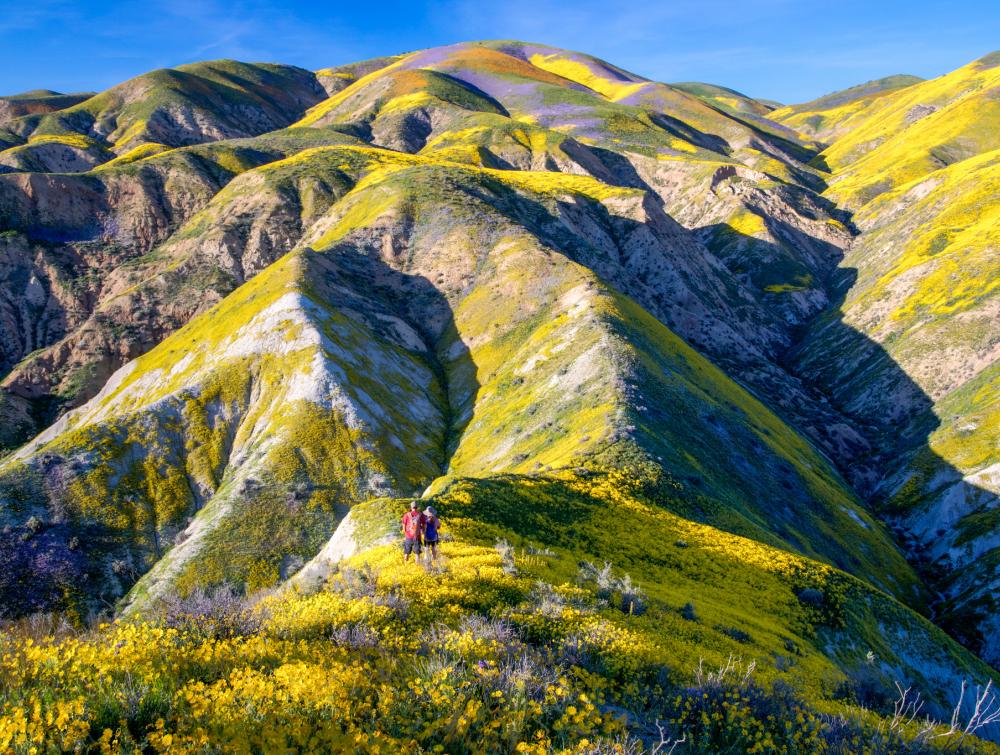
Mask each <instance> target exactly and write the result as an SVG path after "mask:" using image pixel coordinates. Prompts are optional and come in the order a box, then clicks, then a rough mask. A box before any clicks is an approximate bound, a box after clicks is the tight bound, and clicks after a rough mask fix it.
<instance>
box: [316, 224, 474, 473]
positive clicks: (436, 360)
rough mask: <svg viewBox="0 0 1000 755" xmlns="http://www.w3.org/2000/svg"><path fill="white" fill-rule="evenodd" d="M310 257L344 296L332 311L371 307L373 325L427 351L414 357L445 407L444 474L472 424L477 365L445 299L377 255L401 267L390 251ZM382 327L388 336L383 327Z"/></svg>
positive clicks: (342, 249)
mask: <svg viewBox="0 0 1000 755" xmlns="http://www.w3.org/2000/svg"><path fill="white" fill-rule="evenodd" d="M315 254H317V255H318V256H319V257H321V258H323V259H324V260H326V261H327V263H328V266H329V267H328V271H329V272H328V273H327V275H328V276H329V278H328V282H329V283H330V284H332V285H333V286H334V287H336V289H337V290H338V292H345V293H344V302H343V303H341V302H339V301H338V302H337V306H344V305H346V306H348V307H352V308H357V309H359V310H360V311H365V310H366V309H371V308H372V307H373V306H374V308H375V309H374V311H373V312H372V314H374V315H375V318H376V319H377V320H378V319H381V318H379V315H383V316H384V315H389V316H391V317H397V318H399V319H400V320H402V321H403V322H404V323H405V324H406V325H407V326H408V327H409V328H412V329H413V331H414V332H415V333H416V334H417V335H418V336H419V338H420V341H421V342H422V343H423V344H424V345H425V346H426V347H427V348H426V350H421V349H418V353H420V354H421V357H422V359H423V360H424V361H425V363H426V364H427V366H428V367H429V368H430V369H431V371H432V372H433V373H434V375H435V377H436V378H437V380H438V383H439V386H440V389H441V393H442V399H443V402H444V403H443V414H444V418H445V429H444V433H443V440H442V444H441V446H442V450H441V459H440V469H441V472H444V470H446V469H447V467H448V461H449V459H450V457H451V454H452V453H453V452H454V451H455V447H456V446H457V444H458V440H459V438H461V435H462V433H463V432H464V431H465V427H466V425H468V423H469V420H470V419H471V418H472V408H473V406H474V404H475V401H476V396H477V395H478V393H479V387H480V386H479V383H478V381H477V370H476V365H475V363H474V362H473V361H472V356H471V354H470V353H469V349H468V347H467V346H466V345H465V342H464V341H463V340H462V337H461V335H460V334H459V332H458V328H457V327H456V325H455V319H454V314H453V312H452V308H451V304H450V303H449V301H448V298H447V297H446V296H445V295H444V293H442V292H441V290H440V289H439V288H438V287H437V286H436V285H435V284H434V283H433V282H432V281H430V280H428V279H427V278H426V277H425V276H423V275H416V274H411V273H406V272H403V270H401V269H399V268H398V267H395V266H394V265H393V264H392V263H390V262H387V261H386V260H385V259H383V256H382V255H387V256H389V257H390V258H392V262H394V263H396V264H400V265H401V266H405V264H406V259H405V252H403V251H401V250H398V249H395V248H381V247H378V248H376V247H374V246H372V247H370V248H364V247H359V246H355V245H354V244H338V245H336V246H334V247H331V248H330V249H327V250H324V251H323V252H316V253H315ZM347 291H350V292H352V293H351V294H347V293H346V292H347ZM382 322H384V323H385V324H386V328H387V329H390V330H391V328H392V326H391V324H390V323H389V322H388V321H386V320H384V319H383V320H382ZM394 339H395V340H399V335H398V334H395V335H394ZM436 403H440V402H436ZM429 483H430V480H427V484H429ZM405 492H409V491H405Z"/></svg>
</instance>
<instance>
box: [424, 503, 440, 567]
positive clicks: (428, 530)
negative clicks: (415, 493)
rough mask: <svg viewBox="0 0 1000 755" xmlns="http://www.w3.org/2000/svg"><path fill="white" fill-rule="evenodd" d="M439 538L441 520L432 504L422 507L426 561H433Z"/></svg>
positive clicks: (436, 552)
mask: <svg viewBox="0 0 1000 755" xmlns="http://www.w3.org/2000/svg"><path fill="white" fill-rule="evenodd" d="M440 538H441V520H440V519H438V518H437V512H436V511H435V510H434V507H433V506H428V507H427V508H426V509H424V545H425V546H426V548H427V563H431V562H433V561H434V560H435V559H436V558H437V555H438V543H439V542H440Z"/></svg>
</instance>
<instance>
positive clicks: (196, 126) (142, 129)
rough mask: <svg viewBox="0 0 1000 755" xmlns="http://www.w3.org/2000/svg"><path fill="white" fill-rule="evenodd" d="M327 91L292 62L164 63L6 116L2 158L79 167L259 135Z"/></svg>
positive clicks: (20, 165)
mask: <svg viewBox="0 0 1000 755" xmlns="http://www.w3.org/2000/svg"><path fill="white" fill-rule="evenodd" d="M323 95H324V90H323V88H322V87H321V86H320V84H319V83H318V81H317V80H316V76H315V75H314V74H313V73H311V72H309V71H304V70H302V69H299V68H294V67H291V66H279V65H271V64H263V63H261V64H249V63H240V62H237V61H232V60H220V61H213V62H208V63H193V64H191V65H185V66H179V67H178V68H166V69H161V70H158V71H153V72H151V73H148V74H144V75H142V76H139V77H137V78H135V79H131V80H129V81H127V82H125V83H123V84H120V85H118V86H117V87H114V88H113V89H109V90H107V91H106V92H102V93H101V94H97V95H94V96H93V97H91V98H89V99H86V100H84V101H83V102H80V103H79V104H76V105H73V106H71V107H68V108H64V109H61V110H58V111H56V112H52V113H44V114H38V115H26V116H23V117H20V118H16V119H13V120H11V121H9V122H7V123H6V124H4V128H3V130H0V149H2V151H0V166H4V167H5V168H6V169H7V170H18V171H24V170H27V171H41V172H79V171H83V170H87V169H89V168H91V167H93V166H95V165H98V164H100V163H103V162H106V161H108V160H110V159H113V158H114V157H116V156H118V155H122V154H124V153H126V152H128V151H129V150H131V149H134V148H136V147H139V146H142V145H147V144H148V145H164V146H167V147H180V146H184V145H189V144H197V143H200V142H205V141H214V140H218V139H225V138H233V137H245V136H256V135H258V134H262V133H265V132H267V131H273V130H275V129H278V128H282V127H284V126H287V125H289V124H290V123H291V122H292V121H293V120H295V118H296V117H297V115H298V114H300V113H301V112H303V111H304V110H305V109H306V108H308V107H309V106H311V105H313V104H314V103H315V102H317V101H319V100H320V99H322V97H323Z"/></svg>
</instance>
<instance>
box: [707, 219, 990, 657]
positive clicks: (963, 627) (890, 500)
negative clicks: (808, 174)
mask: <svg viewBox="0 0 1000 755" xmlns="http://www.w3.org/2000/svg"><path fill="white" fill-rule="evenodd" d="M765 222H766V223H767V225H768V227H769V230H770V231H771V232H772V234H773V235H774V236H775V237H776V238H779V239H782V240H783V241H785V242H786V245H779V244H775V243H772V242H766V241H762V240H760V239H756V238H754V237H750V236H746V235H744V234H741V233H739V232H738V231H737V230H735V229H733V228H732V227H729V226H723V227H719V226H715V227H708V228H706V229H699V230H702V231H706V232H707V236H709V237H713V238H716V239H718V238H720V236H721V237H724V238H728V239H729V240H730V241H731V240H732V239H737V240H738V241H739V244H737V245H736V246H742V247H743V249H744V254H743V255H736V256H733V255H730V256H729V258H728V259H727V255H726V254H725V253H722V254H720V257H721V258H722V259H724V260H725V261H726V264H727V266H729V267H730V269H731V270H734V272H737V274H738V275H740V276H741V277H742V278H743V279H744V280H745V281H746V282H747V283H749V285H750V286H751V287H752V288H754V289H755V290H757V291H761V292H763V291H764V289H765V288H766V287H767V286H769V285H775V284H777V283H779V282H780V281H782V280H788V278H789V273H790V272H794V271H790V270H789V265H790V264H793V261H794V260H793V258H794V255H793V256H792V258H790V257H789V250H788V248H787V246H792V247H793V248H795V249H798V250H803V249H808V250H811V251H812V253H816V252H820V253H825V254H829V255H831V258H830V261H831V263H832V264H831V266H830V269H829V270H828V272H827V274H826V275H825V276H824V277H821V278H819V279H818V280H816V281H815V284H816V285H818V286H819V287H820V288H822V289H823V290H824V291H825V292H826V293H827V296H828V298H829V304H828V305H827V306H826V307H825V308H823V309H822V310H821V311H820V312H818V313H817V314H816V315H815V316H814V317H812V318H811V319H808V320H806V321H805V322H803V323H801V324H799V325H798V326H796V327H794V328H792V329H791V333H792V345H791V347H790V348H789V349H788V350H787V351H786V352H785V353H784V354H782V355H781V356H780V358H779V360H778V361H779V364H780V365H781V366H782V367H783V369H785V370H786V371H787V372H788V373H789V374H790V375H792V376H794V377H795V378H797V379H799V380H801V381H802V383H803V385H804V386H805V387H806V388H807V389H808V390H809V392H810V393H811V394H812V395H813V396H814V398H815V399H816V400H817V401H818V402H820V405H821V406H823V408H824V409H826V408H830V409H832V410H833V411H834V412H835V413H836V415H839V416H840V417H842V418H844V419H846V420H847V422H846V424H848V425H850V426H851V427H852V428H853V429H854V430H856V431H857V433H858V434H859V435H860V436H861V437H862V438H863V439H864V444H863V445H860V446H858V445H855V444H850V443H848V442H847V441H846V438H845V435H844V427H843V426H840V425H838V424H836V423H835V417H830V416H829V415H827V416H823V415H818V416H817V417H816V421H815V422H812V423H809V422H808V420H807V421H806V424H805V425H804V424H803V421H802V417H801V416H800V417H798V418H796V417H791V416H789V413H788V412H787V411H782V409H781V408H780V407H774V406H773V405H772V408H774V409H776V410H777V411H778V413H779V414H782V415H783V416H785V417H786V418H787V419H789V420H791V422H792V424H793V425H795V426H797V427H798V429H799V430H800V432H803V433H804V434H805V435H806V436H807V437H809V438H811V439H812V441H813V442H814V444H816V445H818V446H819V447H820V448H821V449H822V450H823V451H824V452H825V453H826V454H827V456H828V457H829V458H831V459H832V460H833V462H834V463H835V465H836V466H837V467H838V469H839V470H840V472H841V474H842V475H843V476H844V477H845V478H846V479H847V480H848V481H850V483H851V485H852V486H853V487H854V489H855V490H856V491H857V492H858V493H859V495H860V496H861V498H862V500H863V501H865V503H866V504H867V505H868V507H869V509H870V510H872V511H874V512H875V513H878V514H880V515H881V517H882V518H883V520H884V521H886V522H887V523H888V524H889V527H890V529H891V530H892V531H893V533H894V535H895V537H896V540H897V542H898V543H899V544H900V546H901V547H902V548H903V550H904V552H906V554H907V557H908V560H909V561H910V563H911V564H912V565H913V566H914V567H915V568H916V570H917V571H918V573H919V574H920V575H921V577H922V578H923V579H924V581H925V583H926V584H927V586H928V587H929V588H930V590H931V592H932V594H934V595H936V596H938V597H937V599H936V601H935V602H934V603H933V604H932V612H933V614H934V618H935V620H936V621H937V623H938V624H939V625H940V626H942V627H943V628H944V629H945V630H946V631H947V632H948V633H949V634H951V635H952V636H953V637H955V638H956V639H957V640H958V641H959V642H961V643H962V644H964V645H965V646H967V647H969V648H970V649H972V650H974V651H976V652H977V653H983V651H984V649H986V648H987V647H988V645H989V644H990V643H988V642H987V640H988V638H986V637H984V636H983V635H982V632H981V631H980V629H979V626H980V625H981V623H982V622H983V621H984V620H986V619H988V618H989V617H990V616H991V615H992V613H993V611H994V610H995V606H994V601H993V599H992V598H991V597H990V596H989V595H988V594H984V595H981V596H979V598H977V599H974V600H972V601H971V602H969V603H967V604H965V605H956V604H955V602H954V601H949V600H944V599H943V598H942V597H941V593H943V592H944V591H946V590H948V589H949V588H950V587H951V582H952V580H953V579H955V577H956V576H957V573H956V572H957V570H958V569H959V568H960V565H958V564H953V563H951V562H950V561H949V559H948V557H947V556H941V557H940V558H938V559H937V560H935V561H931V560H930V559H929V558H928V556H927V551H928V548H927V545H928V544H930V543H932V542H933V541H934V540H935V539H937V538H940V537H942V536H944V535H946V534H951V535H954V534H955V533H954V532H950V533H949V532H948V531H946V530H944V529H941V530H937V531H936V532H924V533H916V532H914V533H911V532H907V531H906V530H905V529H904V527H903V524H902V517H903V516H905V514H906V513H907V512H908V511H909V510H913V508H912V507H914V506H918V505H919V504H920V502H921V500H922V499H921V494H926V496H927V497H928V498H931V497H933V498H935V499H936V498H938V497H939V496H942V495H943V488H944V487H945V486H947V485H950V486H951V490H950V491H949V492H948V497H949V500H950V501H952V502H958V503H959V505H960V506H964V507H966V509H965V510H964V511H963V512H962V516H965V515H968V514H973V513H975V512H977V511H985V510H987V509H992V508H995V507H996V506H997V505H998V504H1000V501H998V500H997V497H996V496H995V495H994V494H993V493H991V492H990V491H988V490H985V489H983V488H980V487H977V486H975V485H972V484H970V483H968V482H966V481H964V480H963V479H962V477H963V475H962V473H961V471H960V470H958V469H956V468H955V467H953V466H952V465H951V464H950V463H949V462H948V461H947V460H946V459H944V458H942V457H941V456H940V455H938V454H936V453H935V452H934V451H933V450H932V449H931V447H930V445H929V440H930V437H931V435H932V434H933V433H934V432H935V430H937V428H938V427H939V426H940V420H939V419H938V417H937V416H936V414H935V412H934V402H933V400H932V399H931V397H930V396H928V395H927V394H926V393H925V392H924V391H923V389H922V388H921V387H920V386H919V385H918V384H917V382H916V381H915V380H914V379H913V378H911V377H910V376H909V375H908V374H907V373H906V371H905V370H904V369H903V368H902V367H901V366H900V365H899V364H897V363H896V361H895V360H894V359H893V357H892V355H891V354H890V353H889V352H888V351H887V350H886V349H885V347H883V346H882V344H880V343H878V342H877V341H874V340H873V339H871V338H869V337H868V336H867V335H865V334H864V333H862V332H860V331H858V330H857V329H855V328H854V327H852V326H851V325H849V324H847V323H846V322H844V312H843V305H844V302H845V300H846V298H847V296H848V294H849V293H850V291H851V289H852V288H853V286H854V284H855V282H856V281H857V277H858V271H857V269H856V268H852V267H840V266H839V263H840V262H841V261H842V254H841V253H840V251H839V249H837V247H835V246H833V245H830V244H827V243H826V242H823V241H822V240H820V239H815V238H812V237H808V236H806V235H805V234H803V233H802V232H801V231H799V230H797V229H794V228H790V227H788V226H787V225H785V224H782V223H781V222H780V221H776V220H774V219H771V218H767V219H766V220H765ZM720 231H721V234H720ZM750 256H752V257H753V258H755V259H756V260H757V262H758V265H757V268H756V269H754V270H748V269H747V268H748V263H752V261H753V260H751V259H748V257H750ZM769 261H770V262H774V263H775V264H773V265H771V264H769ZM834 265H836V266H834ZM794 294H795V292H794V291H776V292H774V293H770V294H768V293H763V298H764V301H765V302H767V301H768V300H770V301H771V302H777V303H778V311H779V312H780V301H781V299H782V297H787V296H792V295H794ZM772 306H774V305H773V304H772ZM736 377H737V378H740V379H741V381H742V376H739V375H737V376H736ZM928 469H931V470H933V477H934V478H935V479H936V480H938V483H937V485H936V486H934V488H933V490H930V488H928V490H929V491H930V492H926V491H925V490H924V488H922V487H921V488H917V489H915V490H908V488H910V487H911V486H909V485H907V482H908V481H909V480H911V478H912V479H914V480H920V479H921V475H922V473H924V472H926V470H928ZM904 470H907V471H909V472H910V474H906V475H904V474H902V473H903V472H904ZM923 482H924V483H925V484H927V485H928V486H931V485H932V483H931V480H929V479H927V480H923ZM918 538H919V539H918ZM921 540H922V541H923V542H921ZM991 576H993V577H995V576H996V575H995V574H994V575H991ZM992 644H993V646H995V644H996V640H995V639H994V640H993V643H992ZM985 659H986V660H987V661H988V662H990V663H991V664H992V665H994V666H996V665H997V661H998V660H1000V659H998V658H997V657H991V656H990V655H989V654H986V658H985Z"/></svg>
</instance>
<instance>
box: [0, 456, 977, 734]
mask: <svg viewBox="0 0 1000 755" xmlns="http://www.w3.org/2000/svg"><path fill="white" fill-rule="evenodd" d="M434 501H435V505H436V506H437V507H438V510H439V512H440V514H441V516H442V518H443V520H444V521H445V525H446V528H447V531H448V532H449V533H450V536H451V537H450V539H449V541H448V542H446V543H445V544H444V545H443V548H442V551H443V553H442V556H441V558H440V559H439V560H438V561H437V562H436V563H434V564H432V565H427V564H424V563H422V564H414V563H409V564H404V563H403V561H402V555H401V553H400V551H399V548H398V546H397V545H395V544H383V545H378V546H376V547H373V548H370V549H368V550H365V551H362V552H361V553H360V554H358V555H356V556H354V557H353V558H351V559H349V560H348V561H346V562H343V563H341V564H338V565H337V566H336V567H335V568H334V570H333V572H332V573H331V575H330V576H329V578H328V579H327V581H326V583H325V585H324V586H323V587H322V588H321V589H319V590H318V591H315V592H310V593H306V592H304V591H301V590H299V589H289V588H286V589H283V590H277V591H270V592H266V593H260V594H257V595H256V596H239V595H236V594H235V593H234V592H233V591H232V590H231V589H228V588H226V587H220V588H218V589H215V590H210V591H204V590H198V591H194V592H192V593H190V594H189V595H186V596H179V597H177V598H175V599H172V600H171V601H167V602H165V603H164V604H163V605H162V606H161V610H160V611H159V612H158V613H156V614H150V615H147V616H145V617H143V618H136V619H134V620H119V621H116V622H114V623H110V624H103V625H101V626H99V627H96V628H93V629H91V630H88V631H71V630H68V629H66V628H63V630H62V631H61V632H57V633H55V634H53V635H49V636H41V635H43V633H42V632H38V631H35V632H32V631H31V625H30V623H26V622H22V623H21V624H19V625H10V626H9V627H7V631H5V633H4V634H3V635H2V639H0V643H2V644H0V752H4V753H6V752H16V753H20V752H57V751H92V752H98V751H99V752H123V751H126V752H127V751H140V750H141V751H144V752H196V751H197V752H247V753H249V752H268V753H270V752H294V751H357V752H382V753H391V752H401V751H408V752H468V753H472V752H538V753H541V752H576V753H603V752H609V753H611V752H622V753H638V752H659V753H665V752H671V751H673V752H733V753H736V752H740V753H742V752H762V753H763V752H768V753H770V752H786V753H799V752H802V753H805V752H842V753H855V752H873V753H878V752H925V751H936V750H938V749H940V750H947V751H968V752H973V751H996V748H993V747H992V745H989V744H987V743H985V742H983V741H981V740H979V739H976V738H975V737H972V736H969V735H966V734H963V732H961V731H954V732H951V733H946V732H948V727H945V726H943V725H935V724H934V723H933V722H930V721H925V720H924V718H923V716H924V713H925V712H926V711H925V710H924V709H923V708H920V709H917V710H915V709H914V708H913V706H909V707H907V706H908V705H909V703H911V702H912V700H913V698H912V694H911V693H907V694H908V695H910V697H909V699H905V696H904V700H903V706H902V709H901V708H900V704H899V701H898V700H896V699H894V698H895V695H896V691H895V690H894V689H892V684H891V682H890V681H888V680H887V679H880V680H879V683H880V684H884V685H885V689H884V690H883V691H882V692H878V690H875V691H874V692H873V689H874V688H875V685H874V684H870V683H869V684H868V686H867V687H865V686H864V685H863V684H861V683H860V682H859V680H860V677H858V676H857V675H855V676H853V677H852V675H851V673H850V670H849V669H846V664H843V665H842V666H840V667H838V665H837V664H835V663H833V662H832V661H831V660H830V655H831V654H830V653H829V652H825V653H824V652H820V649H819V648H820V647H821V646H823V647H826V648H827V650H828V649H829V645H830V643H834V642H836V641H837V639H836V638H837V637H838V636H839V635H838V632H839V631H841V629H843V628H844V627H849V628H851V629H852V630H853V631H856V626H854V625H855V624H856V623H857V622H858V621H864V620H868V619H866V618H865V617H864V616H859V614H860V613H861V612H862V608H861V606H863V605H869V606H870V605H871V604H872V601H876V600H881V601H883V603H884V605H882V606H881V607H878V606H876V608H878V610H879V611H880V614H881V616H882V621H883V622H885V623H886V624H888V623H890V622H891V616H890V610H891V605H892V601H891V599H890V598H888V597H887V596H884V595H882V596H878V595H877V594H875V593H874V592H873V591H872V590H871V589H870V588H867V587H864V586H863V585H862V583H861V582H859V581H858V580H855V579H853V578H851V577H848V576H847V575H845V574H843V573H841V572H837V571H836V570H834V569H832V568H831V567H826V566H824V565H821V564H818V563H816V562H810V561H808V560H806V559H803V558H801V557H799V556H793V555H791V554H789V553H786V552H783V551H778V550H776V549H773V548H768V547H766V546H762V545H760V544H757V543H754V542H753V541H750V540H745V539H743V538H738V537H735V536H732V535H725V534H723V533H721V532H718V531H716V530H712V528H709V527H704V526H700V525H695V524H692V523H690V522H686V521H685V520H681V519H678V518H676V517H674V516H672V515H670V514H668V513H667V512H666V511H665V510H662V509H658V508H656V507H655V505H653V504H651V503H650V502H649V501H648V500H646V498H645V493H644V490H643V487H642V483H641V482H639V481H636V480H631V479H629V478H626V477H625V476H624V475H619V476H616V475H615V474H614V473H588V474H587V475H574V474H569V473H556V474H552V475H548V476H536V477H519V478H518V477H513V476H512V477H509V478H503V479H493V480H455V481H453V482H452V483H451V484H450V485H447V486H445V487H444V489H443V490H442V491H441V492H439V493H437V494H436V495H435V496H434ZM385 505H386V504H383V506H385ZM394 513H395V509H394V508H392V507H390V508H388V509H385V508H383V510H380V511H377V510H368V511H363V510H359V511H358V512H357V515H358V521H359V522H360V523H362V524H363V525H364V526H367V527H369V528H371V527H375V523H376V522H378V521H383V522H384V521H392V517H393V515H394ZM568 518H572V520H573V521H574V522H575V524H574V525H573V526H565V523H564V522H563V521H562V520H563V519H568ZM525 532H531V533H532V534H533V535H534V536H535V537H534V539H532V538H527V537H525V536H524V533H525ZM372 534H373V533H371V532H369V533H368V536H372ZM376 534H377V533H376ZM654 538H655V540H654ZM606 552H614V553H616V554H617V555H618V556H620V560H621V563H622V565H623V566H627V569H628V570H629V572H630V574H626V573H625V569H624V568H620V567H619V566H618V565H613V564H608V563H603V562H599V561H596V560H594V561H590V560H587V559H586V556H587V554H591V553H606ZM694 580H697V585H696V584H695V581H694ZM796 590H798V596H797V595H796V593H795V591H796ZM809 591H811V592H809ZM900 615H903V612H902V611H901V612H900ZM873 647H874V651H871V650H870V651H868V652H869V654H870V655H869V656H868V658H867V661H863V662H862V667H863V668H867V669H868V670H869V671H871V672H872V674H873V675H874V676H873V677H872V678H875V677H878V674H877V673H876V672H877V669H878V668H879V667H880V663H879V662H878V661H873V655H871V654H873V653H878V654H881V655H883V656H884V657H888V656H889V653H890V652H891V649H889V648H886V647H880V646H878V645H873ZM970 670H971V669H970ZM861 681H864V680H861ZM868 681H869V682H870V679H869V680H868ZM883 693H884V694H885V695H886V696H885V698H884V699H883V698H880V697H879V696H878V695H879V694H883ZM911 714H912V715H911ZM918 714H919V715H918Z"/></svg>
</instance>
